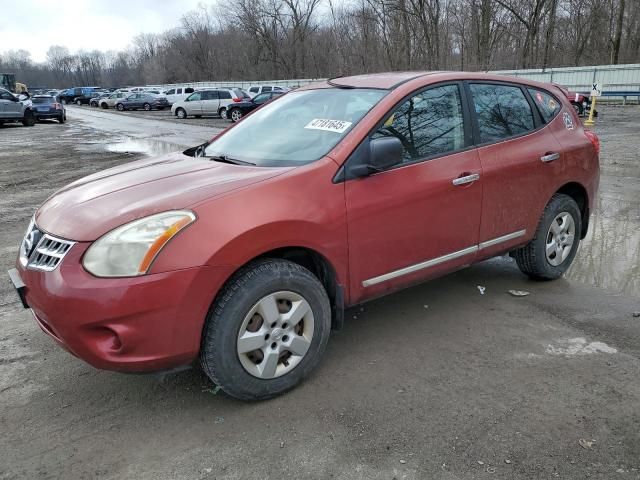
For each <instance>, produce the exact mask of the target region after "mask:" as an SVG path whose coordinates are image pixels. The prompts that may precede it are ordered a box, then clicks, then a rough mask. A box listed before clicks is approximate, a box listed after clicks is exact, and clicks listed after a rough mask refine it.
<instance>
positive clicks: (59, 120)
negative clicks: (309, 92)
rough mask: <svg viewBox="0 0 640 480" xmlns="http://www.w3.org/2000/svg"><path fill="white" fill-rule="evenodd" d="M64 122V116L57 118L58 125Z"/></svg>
mask: <svg viewBox="0 0 640 480" xmlns="http://www.w3.org/2000/svg"><path fill="white" fill-rule="evenodd" d="M65 120H66V119H65V118H64V115H60V116H59V117H58V123H64V121H65Z"/></svg>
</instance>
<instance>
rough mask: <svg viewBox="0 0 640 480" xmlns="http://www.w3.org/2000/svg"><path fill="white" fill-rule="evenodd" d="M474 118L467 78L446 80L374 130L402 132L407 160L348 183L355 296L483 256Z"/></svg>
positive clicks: (380, 133) (373, 293) (401, 284)
mask: <svg viewBox="0 0 640 480" xmlns="http://www.w3.org/2000/svg"><path fill="white" fill-rule="evenodd" d="M356 108H357V107H356ZM468 119H469V114H468V111H467V108H466V104H465V103H464V93H463V87H462V83H451V84H442V85H438V86H433V87H428V88H427V89H425V90H422V91H419V92H417V93H414V94H413V95H412V96H411V97H409V98H408V99H406V100H404V101H403V102H401V104H400V105H398V106H397V107H396V108H394V109H393V110H392V111H391V112H389V114H388V115H387V117H386V118H385V119H384V121H383V123H382V124H381V125H380V126H379V127H378V128H377V129H376V130H375V131H374V132H373V133H372V134H371V135H370V138H371V139H375V138H379V137H396V138H399V139H400V141H401V142H402V144H403V146H404V154H403V159H404V160H403V163H402V164H400V165H398V166H395V167H392V168H391V169H389V170H386V171H382V172H380V173H376V174H374V175H371V176H368V177H364V178H357V179H353V180H348V181H347V182H346V184H345V195H346V204H347V218H348V232H349V269H350V279H351V280H350V281H351V285H350V287H351V294H352V299H353V301H354V302H358V301H360V300H363V299H366V298H371V297H374V296H378V295H381V294H383V293H385V292H387V291H390V290H395V289H398V288H401V287H404V286H406V285H408V284H410V283H414V282H417V281H421V280H423V279H425V278H427V277H430V276H435V275H438V274H440V273H443V272H446V271H449V270H451V269H455V268H457V267H460V266H462V265H465V264H469V263H471V262H472V261H473V260H474V259H475V257H476V251H477V243H478V231H479V227H480V207H481V204H482V179H481V176H482V175H481V173H482V172H481V168H480V161H479V159H478V154H477V151H476V150H475V148H473V145H472V135H471V126H470V122H469V120H468Z"/></svg>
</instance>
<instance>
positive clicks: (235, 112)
mask: <svg viewBox="0 0 640 480" xmlns="http://www.w3.org/2000/svg"><path fill="white" fill-rule="evenodd" d="M229 116H230V117H231V121H232V122H234V123H235V122H237V121H238V120H240V119H241V118H242V111H241V110H240V109H239V108H234V109H232V110H231V112H229Z"/></svg>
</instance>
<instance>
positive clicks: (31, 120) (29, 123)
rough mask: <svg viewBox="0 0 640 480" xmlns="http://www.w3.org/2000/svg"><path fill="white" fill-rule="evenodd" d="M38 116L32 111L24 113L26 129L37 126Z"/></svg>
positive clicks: (23, 121) (23, 122) (23, 119)
mask: <svg viewBox="0 0 640 480" xmlns="http://www.w3.org/2000/svg"><path fill="white" fill-rule="evenodd" d="M36 121H37V119H36V116H35V115H34V114H33V112H32V111H31V110H26V111H25V112H24V117H23V118H22V124H23V125H24V126H25V127H33V126H34V125H35V124H36Z"/></svg>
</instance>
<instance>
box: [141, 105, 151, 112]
mask: <svg viewBox="0 0 640 480" xmlns="http://www.w3.org/2000/svg"><path fill="white" fill-rule="evenodd" d="M142 107H143V108H144V109H145V110H146V111H147V112H148V111H149V110H151V105H150V104H148V103H145V104H144V105H143V106H142Z"/></svg>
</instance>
